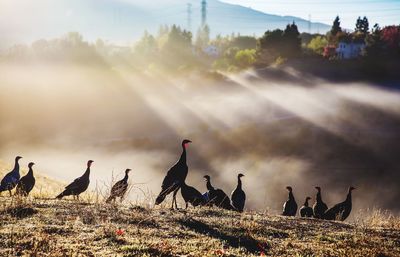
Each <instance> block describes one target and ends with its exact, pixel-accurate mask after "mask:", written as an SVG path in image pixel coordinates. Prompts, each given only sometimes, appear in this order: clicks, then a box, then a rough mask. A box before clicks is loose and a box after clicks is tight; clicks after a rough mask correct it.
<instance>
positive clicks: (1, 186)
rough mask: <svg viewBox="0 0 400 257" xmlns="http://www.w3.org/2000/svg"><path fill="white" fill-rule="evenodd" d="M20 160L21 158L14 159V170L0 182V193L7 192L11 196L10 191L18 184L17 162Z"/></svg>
mask: <svg viewBox="0 0 400 257" xmlns="http://www.w3.org/2000/svg"><path fill="white" fill-rule="evenodd" d="M20 159H22V157H21V156H17V157H15V163H14V169H13V170H12V171H10V172H9V173H7V174H6V175H5V176H4V178H3V179H2V180H1V182H0V193H1V192H3V191H6V190H8V192H9V193H10V196H11V195H12V194H11V190H13V189H14V187H15V186H16V185H17V184H18V181H19V178H20V177H21V176H20V174H19V160H20Z"/></svg>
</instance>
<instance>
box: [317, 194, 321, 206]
mask: <svg viewBox="0 0 400 257" xmlns="http://www.w3.org/2000/svg"><path fill="white" fill-rule="evenodd" d="M317 202H318V203H321V202H322V198H321V191H318V193H317Z"/></svg>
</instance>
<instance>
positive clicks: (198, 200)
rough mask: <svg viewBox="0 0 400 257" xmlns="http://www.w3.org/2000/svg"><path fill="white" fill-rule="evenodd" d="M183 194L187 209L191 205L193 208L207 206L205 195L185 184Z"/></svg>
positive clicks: (183, 184) (182, 189)
mask: <svg viewBox="0 0 400 257" xmlns="http://www.w3.org/2000/svg"><path fill="white" fill-rule="evenodd" d="M181 194H182V198H183V199H184V200H185V203H186V208H187V207H188V204H189V203H190V204H191V205H192V206H193V207H196V206H199V205H200V206H202V205H204V204H206V200H205V199H204V197H203V195H202V194H201V193H200V192H199V191H198V190H197V189H196V188H194V187H191V186H188V185H187V184H186V183H185V182H183V183H182V186H181ZM186 208H185V209H186Z"/></svg>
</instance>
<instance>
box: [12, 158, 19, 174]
mask: <svg viewBox="0 0 400 257" xmlns="http://www.w3.org/2000/svg"><path fill="white" fill-rule="evenodd" d="M13 171H14V172H19V163H18V160H15V164H14V169H13Z"/></svg>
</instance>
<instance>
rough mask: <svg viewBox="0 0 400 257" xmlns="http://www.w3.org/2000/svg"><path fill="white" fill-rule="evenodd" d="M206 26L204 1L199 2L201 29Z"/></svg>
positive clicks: (205, 3)
mask: <svg viewBox="0 0 400 257" xmlns="http://www.w3.org/2000/svg"><path fill="white" fill-rule="evenodd" d="M206 24H207V2H206V0H202V1H201V27H202V28H204V26H206Z"/></svg>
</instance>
